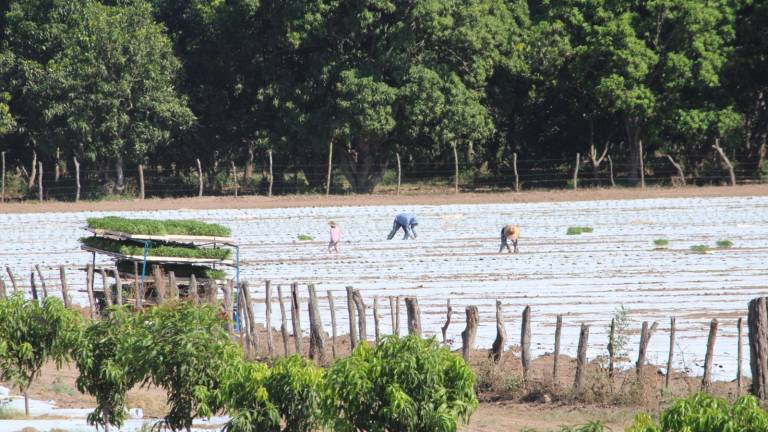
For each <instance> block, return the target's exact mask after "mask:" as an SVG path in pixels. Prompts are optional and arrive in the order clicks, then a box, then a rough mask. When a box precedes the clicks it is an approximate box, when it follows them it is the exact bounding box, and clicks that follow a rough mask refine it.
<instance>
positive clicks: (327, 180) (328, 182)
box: [325, 139, 333, 196]
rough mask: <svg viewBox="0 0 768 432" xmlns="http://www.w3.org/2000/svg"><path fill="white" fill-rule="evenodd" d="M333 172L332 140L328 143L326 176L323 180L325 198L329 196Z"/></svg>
mask: <svg viewBox="0 0 768 432" xmlns="http://www.w3.org/2000/svg"><path fill="white" fill-rule="evenodd" d="M332 171H333V139H331V140H330V142H329V143H328V175H327V176H326V178H325V196H328V195H330V194H331V172H332Z"/></svg>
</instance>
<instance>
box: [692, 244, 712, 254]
mask: <svg viewBox="0 0 768 432" xmlns="http://www.w3.org/2000/svg"><path fill="white" fill-rule="evenodd" d="M691 251H693V252H697V253H706V252H708V251H709V246H707V245H705V244H699V245H693V246H691Z"/></svg>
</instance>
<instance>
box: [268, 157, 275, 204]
mask: <svg viewBox="0 0 768 432" xmlns="http://www.w3.org/2000/svg"><path fill="white" fill-rule="evenodd" d="M267 154H268V155H269V190H268V191H267V196H268V197H271V196H272V185H273V184H274V182H275V177H274V175H273V171H272V150H268V151H267Z"/></svg>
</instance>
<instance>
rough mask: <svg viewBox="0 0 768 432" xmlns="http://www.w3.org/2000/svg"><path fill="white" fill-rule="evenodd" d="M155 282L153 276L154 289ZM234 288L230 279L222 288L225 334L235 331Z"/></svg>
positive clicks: (161, 278)
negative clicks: (225, 318) (225, 321)
mask: <svg viewBox="0 0 768 432" xmlns="http://www.w3.org/2000/svg"><path fill="white" fill-rule="evenodd" d="M155 267H157V266H155ZM158 273H160V272H159V271H158ZM157 280H158V278H157V276H155V287H156V288H157V286H158V285H157ZM160 280H161V281H162V280H163V277H162V274H160ZM164 283H165V282H164V281H163V282H161V284H164ZM234 286H235V284H234V282H233V281H232V279H230V280H228V281H227V283H226V284H225V285H224V287H223V290H224V313H225V314H226V316H227V323H226V324H225V325H224V327H226V329H227V332H229V333H231V332H233V331H234V330H235V328H234V326H233V324H234V311H233V309H232V308H233V306H234V304H233V303H234V299H233V298H232V293H233V292H234ZM161 291H164V290H162V289H161Z"/></svg>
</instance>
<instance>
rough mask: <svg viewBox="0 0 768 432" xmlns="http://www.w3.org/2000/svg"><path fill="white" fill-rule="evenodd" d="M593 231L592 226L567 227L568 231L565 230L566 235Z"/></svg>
mask: <svg viewBox="0 0 768 432" xmlns="http://www.w3.org/2000/svg"><path fill="white" fill-rule="evenodd" d="M593 231H594V228H592V227H575V226H574V227H568V231H566V234H567V235H579V234H583V233H591V232H593Z"/></svg>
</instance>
